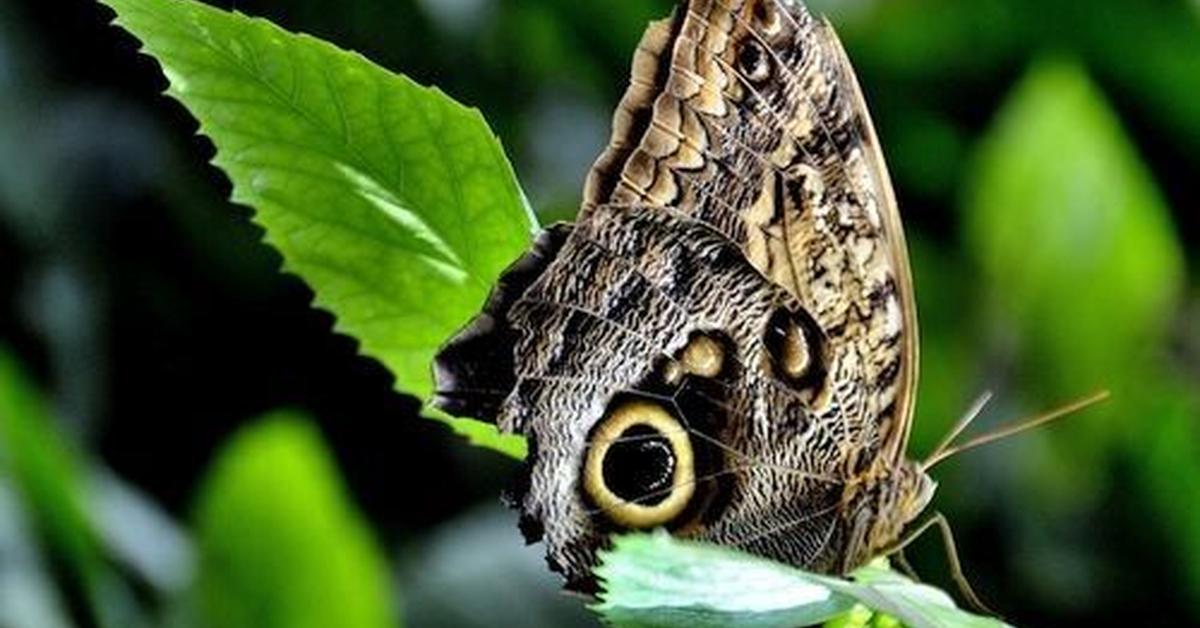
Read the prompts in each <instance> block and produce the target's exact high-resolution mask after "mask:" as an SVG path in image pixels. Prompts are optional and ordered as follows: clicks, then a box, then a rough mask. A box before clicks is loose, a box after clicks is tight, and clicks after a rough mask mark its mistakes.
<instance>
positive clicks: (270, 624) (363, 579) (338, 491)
mask: <svg viewBox="0 0 1200 628" xmlns="http://www.w3.org/2000/svg"><path fill="white" fill-rule="evenodd" d="M195 519H196V521H195V523H196V529H197V534H198V550H199V558H200V561H199V575H198V578H197V583H196V599H195V609H196V612H198V613H199V616H200V617H201V618H203V620H204V622H203V625H207V626H222V627H223V628H328V627H330V626H338V627H339V628H384V627H387V626H394V625H395V621H396V616H397V612H396V609H395V604H394V602H393V594H392V590H391V586H390V584H389V583H390V577H389V571H388V566H387V562H386V560H385V558H384V556H383V554H382V553H381V552H380V550H379V548H378V547H377V545H376V544H375V541H374V540H373V539H372V538H371V535H370V533H369V531H368V529H367V526H366V524H365V523H364V522H363V520H362V518H361V516H360V515H359V513H358V512H357V511H356V510H355V508H354V506H353V505H352V504H350V503H349V501H348V499H347V497H346V493H345V489H344V487H343V486H342V483H341V480H340V479H339V477H338V474H337V471H336V469H335V467H334V464H333V461H332V460H331V459H330V456H329V453H328V452H327V451H326V449H325V447H324V445H323V444H322V441H321V438H320V435H319V434H318V433H317V431H316V430H315V429H314V428H313V427H312V426H311V425H310V424H308V423H307V422H304V421H302V420H299V419H297V418H295V417H291V416H287V415H276V416H274V417H270V418H267V419H265V420H263V421H262V422H260V423H258V424H255V425H253V426H251V427H249V428H246V429H244V430H243V431H242V432H240V433H238V434H237V435H236V436H234V438H233V440H232V441H231V442H230V443H229V444H228V445H227V446H226V447H225V449H224V450H223V451H222V452H221V454H220V455H219V457H218V459H217V460H216V462H215V463H214V464H213V466H212V468H211V470H210V471H209V474H208V476H207V478H206V479H205V481H204V485H203V488H202V490H201V492H200V496H199V502H198V505H197V510H196V517H195Z"/></svg>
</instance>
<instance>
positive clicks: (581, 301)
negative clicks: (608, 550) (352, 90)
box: [499, 205, 879, 573]
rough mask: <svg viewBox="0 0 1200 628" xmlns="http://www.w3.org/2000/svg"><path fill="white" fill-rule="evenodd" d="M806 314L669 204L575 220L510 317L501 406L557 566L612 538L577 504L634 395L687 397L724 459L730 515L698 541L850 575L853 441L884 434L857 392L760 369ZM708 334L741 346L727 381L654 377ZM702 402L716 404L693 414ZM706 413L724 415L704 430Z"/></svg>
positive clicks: (841, 368) (839, 366) (849, 365)
mask: <svg viewBox="0 0 1200 628" xmlns="http://www.w3.org/2000/svg"><path fill="white" fill-rule="evenodd" d="M798 307H799V303H798V302H797V301H796V299H795V297H794V296H793V295H792V294H791V293H789V292H788V291H786V290H784V289H783V288H781V287H780V286H778V285H776V284H774V283H773V282H770V281H768V280H767V279H765V278H764V277H763V276H762V274H761V273H759V272H758V270H757V269H755V268H754V267H753V266H752V265H751V264H749V262H748V261H747V260H746V258H745V255H744V254H743V252H742V251H741V249H740V248H739V247H738V246H737V245H736V244H734V243H732V242H730V241H729V240H728V238H726V237H724V236H723V235H722V234H720V233H718V232H716V231H714V230H712V229H711V227H709V226H708V225H705V224H703V223H701V222H698V221H696V220H694V219H692V218H690V217H688V216H686V215H684V214H682V213H681V212H678V211H675V210H673V209H665V210H664V208H658V207H644V206H610V205H604V206H600V207H597V208H596V210H595V211H594V212H593V213H592V215H591V216H590V217H589V219H588V220H587V221H586V222H583V223H580V224H578V225H577V226H576V227H575V229H574V230H573V231H572V233H571V235H570V237H569V238H568V239H567V241H566V243H565V244H564V245H563V247H562V248H561V250H559V252H558V254H557V256H556V258H555V259H554V261H553V262H552V263H551V264H550V265H549V266H548V267H547V268H546V269H545V271H544V272H543V273H542V275H541V276H540V277H539V278H538V280H537V281H535V282H534V283H533V284H532V285H531V286H530V287H529V288H528V290H527V291H526V292H525V294H524V295H523V296H522V297H521V299H519V300H518V301H517V302H516V303H515V304H514V305H513V307H512V309H511V310H510V311H509V312H508V317H507V318H508V321H509V322H510V323H511V324H512V325H513V328H514V329H515V331H516V332H517V333H518V335H519V336H520V337H521V341H520V342H519V343H518V344H517V346H516V350H515V361H514V362H515V364H516V365H517V370H516V386H515V389H514V392H513V394H511V395H509V397H508V398H507V399H506V400H505V402H504V405H503V407H502V409H501V412H500V413H499V425H500V427H501V429H503V430H506V431H519V432H521V433H524V434H527V435H529V436H530V438H531V441H532V443H533V445H534V447H535V449H536V451H537V452H538V454H537V464H536V465H534V466H533V468H532V470H531V473H532V476H531V478H530V484H531V486H534V487H537V490H534V491H530V492H528V493H526V494H524V495H521V496H520V498H521V499H522V503H521V506H522V509H523V513H524V516H525V517H527V518H529V519H530V520H536V521H538V522H539V524H540V531H541V533H542V534H543V535H544V538H545V540H546V542H547V545H548V547H550V548H553V550H552V554H553V555H554V556H555V557H556V561H557V562H558V564H560V565H561V566H564V567H566V571H568V572H569V573H574V571H575V570H576V569H578V568H579V566H581V565H590V564H592V560H593V559H594V554H593V552H594V551H595V549H596V548H597V547H599V546H601V545H602V544H603V538H604V533H605V530H604V529H602V528H599V527H596V524H595V523H594V519H593V518H592V517H591V516H590V514H591V513H589V512H588V511H587V507H586V504H583V503H581V502H580V501H579V500H578V499H574V498H573V495H575V492H576V491H577V490H578V489H577V482H578V469H579V464H580V456H581V455H582V452H584V451H586V449H587V438H588V431H589V429H590V427H591V426H592V425H594V424H595V422H596V421H597V420H599V418H600V417H601V416H602V415H603V413H604V411H605V408H606V406H607V404H608V403H609V401H610V400H611V399H612V398H613V397H614V395H616V394H623V393H629V392H635V393H640V394H645V395H648V396H651V397H653V398H657V399H663V400H666V401H668V402H669V403H671V404H679V405H680V407H681V415H682V417H683V418H684V420H685V421H687V422H688V424H689V425H690V426H691V427H692V428H693V429H694V430H695V431H696V433H697V434H698V438H701V439H711V442H719V443H720V447H721V448H722V450H723V452H724V453H725V454H726V463H725V466H724V467H723V468H722V470H721V471H720V476H722V477H728V478H731V479H732V482H731V485H730V487H729V491H730V494H729V495H728V496H727V504H726V505H725V507H724V508H723V510H722V511H721V514H720V516H719V517H716V516H714V514H715V513H707V514H706V523H705V525H704V526H702V528H701V529H698V530H697V531H696V532H695V533H696V534H697V535H698V536H700V537H701V538H704V539H708V540H711V541H714V542H718V543H724V544H729V545H736V546H739V547H743V548H745V549H747V550H751V551H756V552H758V553H761V554H764V555H768V556H775V557H778V558H780V559H782V560H789V561H791V562H793V563H795V564H798V565H804V566H807V567H809V568H813V569H820V570H825V571H829V570H835V569H836V568H837V567H838V566H839V563H838V560H840V557H841V550H842V548H843V547H844V544H843V543H842V542H841V539H842V536H843V535H844V534H845V531H844V530H842V529H840V528H838V529H835V528H836V527H837V526H836V525H835V524H836V523H837V521H838V519H837V517H838V512H837V506H838V505H839V499H840V497H841V495H842V493H843V489H844V486H845V484H846V482H848V481H849V478H848V477H847V475H846V469H845V468H844V466H845V465H844V461H845V460H846V459H848V458H850V457H852V456H853V450H855V449H856V448H857V446H856V445H855V443H859V442H864V441H871V440H877V439H878V437H879V435H878V434H877V433H876V430H877V425H876V424H874V423H873V422H871V421H865V420H862V421H854V420H847V418H846V417H856V416H861V415H862V412H861V411H860V410H859V409H858V408H857V407H856V404H860V403H861V396H860V395H856V394H854V392H853V390H852V389H850V388H849V387H844V386H837V387H834V388H832V389H830V390H829V391H828V392H827V393H826V397H825V398H823V399H822V400H821V401H820V402H817V401H816V400H815V399H814V396H815V394H814V393H812V392H807V393H806V392H803V391H797V390H795V389H793V388H791V387H789V386H788V385H786V384H785V383H783V382H781V381H779V380H777V379H775V378H773V377H771V376H769V374H768V373H769V371H768V370H766V369H763V368H761V366H762V365H764V364H765V363H767V361H768V360H769V359H770V357H769V355H770V351H769V348H768V347H767V346H766V344H765V340H764V335H763V330H764V329H765V328H766V326H767V323H768V321H769V320H770V319H771V317H772V316H773V315H774V314H775V313H776V312H778V311H779V310H780V309H781V308H782V309H784V310H794V309H796V308H798ZM706 330H720V332H721V333H724V334H727V335H728V336H729V337H730V339H731V340H732V345H731V346H732V347H733V350H734V353H733V354H731V355H727V356H725V359H726V360H729V361H731V362H732V363H733V364H735V365H736V366H735V373H736V374H734V375H731V383H730V384H728V385H724V386H721V387H719V388H718V389H717V390H715V391H713V392H708V393H705V392H701V391H697V390H695V389H694V388H693V386H694V385H695V380H691V379H686V378H685V379H683V380H682V381H676V382H674V383H667V384H666V385H664V384H663V383H661V382H660V383H658V384H650V383H648V382H651V381H655V377H654V375H655V372H656V371H658V365H660V364H661V363H662V362H663V360H666V359H669V357H670V356H671V355H674V354H676V352H678V351H679V350H681V349H683V348H685V347H686V346H687V344H688V342H689V338H692V337H693V334H694V332H703V331H706ZM854 360H855V356H853V355H852V354H844V355H842V356H840V357H838V358H837V359H836V361H835V362H834V363H833V364H831V365H830V368H831V369H832V370H833V371H834V372H836V373H837V374H838V377H840V378H841V379H843V380H848V377H849V374H850V373H852V372H854V371H855V369H856V368H857V367H856V366H855V364H854V362H853V361H854ZM631 382H633V383H634V384H633V385H631ZM638 382H641V383H640V384H638ZM689 399H690V400H691V401H688V400H689ZM696 403H700V404H701V405H703V406H708V407H711V408H714V409H715V410H716V411H714V412H711V413H700V412H696V411H694V410H695V405H694V404H696ZM702 414H703V415H706V416H714V417H722V418H721V419H720V421H719V422H718V423H716V424H707V423H705V422H704V420H703V419H702V418H701V415H702ZM833 451H836V452H839V454H838V455H836V456H829V455H823V454H822V453H821V452H833ZM705 479H706V480H707V479H712V478H705ZM765 487H771V490H765Z"/></svg>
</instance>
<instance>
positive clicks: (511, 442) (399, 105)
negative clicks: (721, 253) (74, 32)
mask: <svg viewBox="0 0 1200 628" xmlns="http://www.w3.org/2000/svg"><path fill="white" fill-rule="evenodd" d="M106 4H108V5H109V6H110V7H112V8H113V9H115V10H116V12H117V19H116V23H117V24H119V25H120V26H122V27H123V28H125V29H126V30H128V31H129V32H130V33H132V34H134V35H135V36H136V37H137V38H138V39H140V40H141V41H142V42H143V44H144V46H145V51H146V52H147V53H148V54H150V55H151V56H153V57H154V58H155V59H156V60H158V62H159V63H160V64H161V65H162V68H163V73H164V74H166V76H167V78H168V81H169V83H170V85H169V87H168V89H167V93H168V94H170V95H171V96H173V97H174V98H176V99H178V100H179V101H180V102H182V103H183V104H184V105H185V106H186V107H187V108H188V110H189V111H190V112H191V113H192V114H193V115H194V116H196V118H197V119H199V121H200V132H201V133H203V134H204V135H207V136H208V137H210V138H212V140H213V143H214V144H215V145H216V147H217V153H216V157H215V158H214V159H213V163H215V164H216V165H217V166H218V167H220V168H221V169H222V170H224V171H225V173H226V174H228V175H229V178H230V179H232V181H233V195H232V200H233V201H235V202H237V203H242V204H245V205H249V206H250V207H253V208H254V209H255V210H256V213H255V220H256V222H258V223H259V224H260V225H262V226H263V228H264V229H265V230H266V240H267V241H268V242H269V243H270V244H272V245H273V246H274V247H275V248H276V249H278V250H279V251H280V253H281V254H282V255H283V260H284V268H285V269H286V270H289V271H291V272H294V273H296V274H297V275H299V276H300V277H302V278H303V279H304V280H305V281H306V282H308V284H309V285H310V286H312V288H313V290H314V292H315V293H316V303H317V305H318V306H321V307H324V308H327V309H329V310H330V311H332V312H333V313H334V314H335V315H336V317H337V329H338V330H339V331H342V332H345V333H347V334H349V335H351V336H353V337H354V338H356V339H357V340H358V341H359V342H360V343H361V346H362V350H363V351H364V352H365V353H366V354H367V355H370V356H372V357H374V358H376V359H378V360H380V361H381V362H383V364H384V365H386V366H387V368H388V369H390V370H391V372H392V373H393V374H394V375H395V376H396V384H397V386H398V387H399V388H400V389H402V390H404V391H405V392H408V393H412V394H414V395H417V396H418V397H421V398H427V397H428V396H429V394H430V392H431V387H432V385H431V378H430V361H431V359H432V357H433V355H434V353H435V351H436V350H437V348H438V347H439V346H440V344H441V343H442V342H444V341H445V340H446V339H447V338H448V337H449V336H450V335H451V334H452V333H453V332H454V331H456V330H457V329H458V328H460V327H461V326H462V325H463V324H464V323H465V322H466V321H467V320H468V319H469V318H470V317H471V316H472V315H473V314H474V313H475V312H477V311H478V309H479V307H480V305H481V304H482V302H483V301H484V299H485V297H486V296H487V293H488V290H489V287H490V286H491V285H492V283H493V282H494V280H495V279H496V277H497V276H498V275H499V273H500V271H501V270H503V268H504V267H505V266H507V265H508V264H509V263H510V262H511V261H513V260H514V259H515V258H516V257H518V256H519V255H520V253H521V252H522V251H523V250H524V249H525V247H526V246H527V244H528V241H529V238H530V233H531V232H532V231H533V229H534V228H535V221H534V219H533V216H532V214H531V212H530V211H529V208H528V204H527V202H526V201H525V199H524V196H523V194H522V192H521V190H520V188H519V187H518V185H517V182H516V179H515V176H514V174H513V171H512V168H511V166H510V165H509V163H508V161H507V159H506V158H505V156H504V153H503V151H502V149H501V147H500V144H499V142H498V141H497V139H496V137H495V136H494V135H493V134H492V132H491V131H490V130H489V129H488V127H487V124H486V123H485V122H484V120H483V117H482V116H481V115H480V114H479V112H478V111H476V110H474V109H469V108H466V107H463V106H462V105H459V104H458V103H456V102H454V101H453V100H452V99H450V98H449V97H447V96H446V95H445V94H443V93H442V92H440V91H438V90H436V89H430V88H426V87H422V86H420V85H417V84H416V83H414V82H412V81H411V80H409V79H407V78H405V77H404V76H400V75H396V74H392V73H390V72H388V71H386V70H384V69H383V68H380V67H379V66H376V65H374V64H372V63H371V62H369V61H368V60H367V59H365V58H363V57H362V56H360V55H358V54H355V53H352V52H347V51H343V50H340V49H338V48H336V47H334V46H332V45H330V44H328V43H326V42H323V41H321V40H318V39H315V38H313V37H309V36H305V35H296V34H292V33H289V32H287V31H284V30H283V29H281V28H279V27H277V26H275V25H273V24H271V23H270V22H267V21H265V20H262V19H256V18H250V17H246V16H244V15H240V14H236V13H229V12H225V11H221V10H218V9H215V8H212V7H209V6H206V5H204V4H201V3H199V2H193V1H191V0H106ZM451 425H452V426H455V427H456V428H459V429H460V431H465V432H467V433H468V434H470V435H471V436H472V438H473V440H475V441H476V442H480V443H482V444H485V445H488V446H491V447H494V448H496V449H499V450H501V451H504V452H506V453H509V454H511V455H517V454H519V453H520V452H521V451H523V447H524V443H523V442H522V441H521V439H519V438H517V437H511V436H508V437H505V436H501V435H499V434H497V433H496V432H495V430H494V428H492V427H490V426H485V425H483V424H477V423H471V422H467V421H455V422H452V423H451Z"/></svg>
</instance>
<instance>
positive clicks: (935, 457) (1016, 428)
mask: <svg viewBox="0 0 1200 628" xmlns="http://www.w3.org/2000/svg"><path fill="white" fill-rule="evenodd" d="M1109 395H1110V393H1109V391H1107V390H1099V391H1096V392H1094V393H1092V394H1090V395H1088V396H1086V397H1083V398H1081V399H1078V400H1076V401H1073V402H1071V403H1069V404H1067V405H1065V406H1061V407H1059V408H1057V409H1054V410H1051V411H1049V412H1046V413H1045V414H1040V415H1037V416H1032V417H1029V418H1027V419H1021V420H1020V421H1017V422H1015V423H1013V424H1012V425H1008V426H1005V427H1001V428H1000V429H997V430H995V431H993V432H989V433H987V434H982V435H980V436H976V437H975V438H972V439H971V440H969V441H967V442H965V443H963V444H961V445H955V446H953V447H950V446H948V445H944V443H947V442H949V441H951V440H953V438H954V436H956V435H957V434H958V433H959V432H961V431H962V430H963V428H965V427H966V424H968V423H970V422H971V419H973V418H974V417H973V416H972V415H971V413H968V414H967V415H966V416H964V417H963V420H960V421H959V423H960V424H961V425H957V426H955V429H954V430H952V431H951V435H950V436H949V437H947V438H946V439H945V440H944V441H943V445H939V446H938V448H937V449H936V450H934V453H933V454H931V455H930V456H929V457H928V458H926V459H925V462H923V463H921V468H922V469H923V470H925V471H928V470H929V469H931V468H932V467H933V466H934V465H936V464H937V463H939V462H941V461H943V460H945V459H947V458H949V457H951V456H954V455H956V454H961V453H962V452H964V451H967V450H969V449H975V448H976V447H980V446H983V445H986V444H988V443H991V442H995V441H998V440H1000V439H1003V438H1008V437H1009V436H1013V435H1016V434H1020V433H1021V432H1024V431H1027V430H1031V429H1033V428H1035V427H1040V426H1042V425H1045V424H1047V423H1050V422H1051V421H1055V420H1057V419H1061V418H1063V417H1065V416H1067V415H1069V414H1072V413H1075V412H1078V411H1080V410H1082V409H1084V408H1087V407H1088V406H1092V405H1095V404H1097V403H1100V402H1101V401H1104V400H1105V399H1108V397H1109ZM987 396H988V395H985V396H984V397H981V398H980V399H985V398H986V397H987ZM976 405H979V403H978V402H976ZM980 407H981V408H982V406H980ZM976 414H978V413H977V412H976ZM968 417H969V418H968Z"/></svg>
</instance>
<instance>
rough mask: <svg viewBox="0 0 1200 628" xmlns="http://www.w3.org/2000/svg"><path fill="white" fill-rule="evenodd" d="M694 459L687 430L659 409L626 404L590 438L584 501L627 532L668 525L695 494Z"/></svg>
mask: <svg viewBox="0 0 1200 628" xmlns="http://www.w3.org/2000/svg"><path fill="white" fill-rule="evenodd" d="M694 465H695V455H694V453H693V450H692V443H691V440H690V439H689V437H688V434H687V430H685V429H684V428H683V426H682V425H681V424H680V423H679V421H678V420H677V419H676V418H675V417H674V416H672V415H671V413H669V412H667V411H666V409H664V408H663V407H662V406H660V405H659V404H657V403H653V402H650V401H645V400H632V401H626V402H623V403H621V405H618V406H617V407H616V408H615V409H614V410H613V411H612V412H610V413H609V414H608V415H607V416H606V417H605V418H604V419H602V420H601V422H600V424H599V425H597V427H596V429H595V431H594V432H593V434H592V437H591V441H590V443H589V448H588V452H587V456H586V460H585V461H584V473H583V486H584V490H585V491H586V493H587V495H588V497H590V498H591V500H592V501H593V502H595V504H596V505H597V506H599V507H600V509H601V510H603V511H604V513H605V514H606V515H607V516H608V517H609V519H611V520H612V522H613V523H615V524H617V525H619V526H622V527H626V528H634V529H641V528H652V527H655V526H660V525H663V524H666V523H668V522H670V521H671V520H672V519H674V518H676V517H678V516H679V514H680V513H682V512H683V510H684V509H685V508H686V507H687V505H688V502H689V501H690V500H691V498H692V494H693V493H694V491H695V481H694V480H695V469H694Z"/></svg>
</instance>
